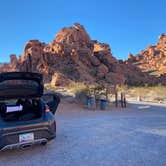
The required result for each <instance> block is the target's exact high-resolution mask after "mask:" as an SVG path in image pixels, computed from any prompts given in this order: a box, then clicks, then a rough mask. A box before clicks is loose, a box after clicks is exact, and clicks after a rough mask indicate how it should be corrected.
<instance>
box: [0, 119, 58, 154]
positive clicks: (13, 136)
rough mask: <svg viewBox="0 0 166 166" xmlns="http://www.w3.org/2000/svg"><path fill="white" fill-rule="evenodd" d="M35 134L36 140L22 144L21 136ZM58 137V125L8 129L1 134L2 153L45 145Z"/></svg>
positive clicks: (53, 123)
mask: <svg viewBox="0 0 166 166" xmlns="http://www.w3.org/2000/svg"><path fill="white" fill-rule="evenodd" d="M26 133H33V135H34V140H32V141H26V142H20V141H19V135H20V134H26ZM55 136H56V123H55V121H52V122H51V123H46V124H42V125H40V124H38V125H37V126H26V125H25V126H22V127H21V128H19V129H17V128H8V129H7V130H5V131H3V132H2V131H1V133H0V151H1V150H6V149H14V148H24V147H27V146H31V145H36V144H45V143H47V142H48V141H49V140H51V139H54V138H55Z"/></svg>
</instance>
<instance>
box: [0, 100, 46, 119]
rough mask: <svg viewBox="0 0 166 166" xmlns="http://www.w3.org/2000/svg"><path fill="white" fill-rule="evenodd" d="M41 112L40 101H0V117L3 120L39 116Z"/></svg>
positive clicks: (35, 117)
mask: <svg viewBox="0 0 166 166" xmlns="http://www.w3.org/2000/svg"><path fill="white" fill-rule="evenodd" d="M42 113H43V108H42V101H41V99H40V98H34V99H25V98H19V99H12V100H5V101H3V102H0V117H1V118H2V119H3V120H4V121H24V120H33V119H37V118H40V117H41V116H42Z"/></svg>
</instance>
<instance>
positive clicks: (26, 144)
mask: <svg viewBox="0 0 166 166" xmlns="http://www.w3.org/2000/svg"><path fill="white" fill-rule="evenodd" d="M47 142H48V140H47V139H45V138H42V139H37V140H34V141H28V142H24V143H21V142H20V143H16V144H10V145H6V146H4V147H3V148H2V149H0V151H5V150H12V149H16V148H26V147H29V146H32V145H40V144H46V143H47Z"/></svg>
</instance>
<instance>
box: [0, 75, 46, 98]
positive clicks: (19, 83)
mask: <svg viewBox="0 0 166 166" xmlns="http://www.w3.org/2000/svg"><path fill="white" fill-rule="evenodd" d="M42 95H43V78H42V75H41V74H39V73H30V72H6V73H1V74H0V100H6V99H13V98H32V97H41V96H42Z"/></svg>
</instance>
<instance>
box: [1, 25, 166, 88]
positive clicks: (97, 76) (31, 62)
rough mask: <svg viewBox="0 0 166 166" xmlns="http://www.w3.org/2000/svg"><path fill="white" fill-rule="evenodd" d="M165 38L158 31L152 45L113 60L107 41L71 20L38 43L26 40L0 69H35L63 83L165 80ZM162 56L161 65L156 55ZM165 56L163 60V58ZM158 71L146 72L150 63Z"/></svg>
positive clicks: (145, 82) (152, 81)
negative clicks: (47, 41) (43, 41)
mask: <svg viewBox="0 0 166 166" xmlns="http://www.w3.org/2000/svg"><path fill="white" fill-rule="evenodd" d="M165 38H166V35H165V34H162V35H161V36H160V38H159V42H158V43H157V44H156V45H155V46H151V47H148V48H147V49H146V50H145V51H142V52H141V53H140V54H138V55H136V56H133V55H132V54H130V55H129V58H128V60H126V61H122V60H117V59H116V58H115V57H114V56H113V55H112V53H111V48H110V46H109V45H108V44H105V43H100V42H98V41H97V40H92V39H91V38H90V36H89V35H88V33H87V32H86V30H85V28H84V26H83V25H80V24H79V23H75V24H74V25H73V26H71V27H65V28H63V29H62V30H60V31H59V32H58V33H57V34H56V36H55V39H54V40H53V41H51V42H50V43H48V44H46V43H42V42H40V41H38V40H30V41H28V42H27V43H26V44H25V47H24V51H23V53H22V55H21V56H20V57H19V58H18V59H17V58H16V56H15V55H11V56H10V64H3V65H2V66H1V67H0V71H1V72H2V71H35V72H40V73H42V74H43V75H44V81H45V82H48V83H51V84H52V85H61V86H65V85H67V84H69V83H70V82H71V81H78V82H85V83H88V84H94V83H102V84H110V83H111V84H124V83H127V84H129V85H143V84H149V85H152V84H158V83H163V84H166V81H165V80H166V79H165V74H166V71H165V69H164V65H165V61H166V60H165V59H166V58H165V57H166V54H165V46H166V43H165ZM161 58H162V62H163V63H162V67H160V64H161V63H160V62H158V61H159V59H161ZM164 60H165V61H164ZM152 64H153V69H154V70H157V71H162V73H161V74H159V75H152V74H150V73H149V71H150V70H151V66H152Z"/></svg>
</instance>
